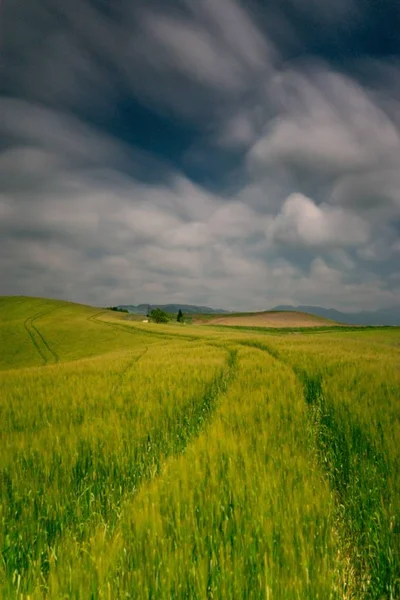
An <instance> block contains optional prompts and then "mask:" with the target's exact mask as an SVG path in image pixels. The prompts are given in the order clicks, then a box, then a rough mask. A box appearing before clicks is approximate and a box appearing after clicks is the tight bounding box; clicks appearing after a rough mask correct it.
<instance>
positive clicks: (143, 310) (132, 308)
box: [118, 304, 229, 315]
mask: <svg viewBox="0 0 400 600" xmlns="http://www.w3.org/2000/svg"><path fill="white" fill-rule="evenodd" d="M118 307H119V308H124V309H125V310H128V311H129V312H132V313H137V314H140V315H146V314H147V312H148V310H149V309H150V310H153V309H154V308H161V310H164V311H165V312H167V313H172V314H175V313H177V312H178V311H179V309H180V310H182V312H183V313H184V314H186V315H193V314H216V315H220V314H225V313H229V311H227V310H223V309H222V308H210V307H209V306H197V305H195V304H138V305H134V304H119V305H118Z"/></svg>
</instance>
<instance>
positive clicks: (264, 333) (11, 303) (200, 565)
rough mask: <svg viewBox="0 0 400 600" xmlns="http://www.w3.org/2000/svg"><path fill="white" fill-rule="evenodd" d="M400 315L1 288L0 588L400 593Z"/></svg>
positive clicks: (225, 595) (271, 595) (157, 593)
mask: <svg viewBox="0 0 400 600" xmlns="http://www.w3.org/2000/svg"><path fill="white" fill-rule="evenodd" d="M399 440H400V329H395V328H392V329H382V330H381V329H377V330H374V329H366V330H360V329H351V328H346V329H343V330H340V329H327V330H321V329H319V330H318V331H316V332H313V331H310V330H308V331H307V333H306V332H305V331H302V330H296V331H293V330H290V331H288V332H286V333H285V332H284V331H282V330H279V331H276V332H274V331H269V330H258V329H255V330H251V329H250V330H247V329H240V328H232V329H231V328H229V327H226V326H225V327H224V328H216V327H208V326H206V325H193V326H192V325H180V324H177V323H169V324H167V325H157V324H153V323H141V322H137V321H132V320H129V318H128V319H127V316H126V315H124V314H118V313H115V312H111V311H107V310H100V309H98V308H97V309H96V308H90V307H87V306H81V305H77V304H70V303H67V302H61V301H54V300H43V299H33V298H23V297H3V298H0V547H1V561H0V598H5V599H8V598H19V599H22V598H24V599H28V598H30V599H39V598H50V599H53V598H57V599H58V598H60V599H61V598H62V599H69V598H73V599H78V598H79V599H80V598H82V599H97V598H101V599H103V598H104V599H113V598H124V599H126V598H132V599H133V598H134V599H136V598H138V599H142V598H143V599H145V598H146V599H150V598H151V599H158V598H160V599H178V598H179V599H180V598H182V599H183V598H185V599H186V598H188V599H192V598H193V599H196V598H198V599H203V598H204V599H242V598H246V599H250V598H251V599H258V598H265V599H268V600H286V599H287V600H296V599H304V600H312V599H321V600H329V599H352V598H354V599H376V600H382V599H388V600H389V599H390V600H393V599H396V598H400V521H399V519H400V476H399V475H400V443H399Z"/></svg>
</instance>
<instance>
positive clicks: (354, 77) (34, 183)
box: [0, 0, 400, 311]
mask: <svg viewBox="0 0 400 600" xmlns="http://www.w3.org/2000/svg"><path fill="white" fill-rule="evenodd" d="M399 26H400V3H398V2H395V1H394V0H380V1H379V2H377V1H376V0H324V2H321V1H320V0H270V1H269V2H262V1H261V0H260V1H256V0H254V1H252V0H247V1H246V2H245V1H244V0H243V1H242V2H240V1H239V0H168V2H166V1H165V0H164V1H161V0H68V2H65V0H35V2H26V1H25V0H3V1H2V3H1V4H0V55H1V60H0V294H4V295H32V296H43V297H53V298H62V299H66V300H72V301H78V302H85V303H90V304H93V305H97V306H104V305H110V304H118V303H125V304H128V303H129V304H137V303H142V302H146V303H147V302H150V303H172V302H173V303H192V304H205V305H209V306H213V307H222V308H226V309H230V310H236V309H240V310H263V309H268V308H271V307H273V306H274V305H276V304H295V305H297V304H313V305H321V306H325V307H334V308H338V309H342V310H349V311H352V310H372V309H377V308H384V307H390V306H396V305H400V36H399V33H398V32H399Z"/></svg>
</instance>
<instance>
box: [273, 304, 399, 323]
mask: <svg viewBox="0 0 400 600" xmlns="http://www.w3.org/2000/svg"><path fill="white" fill-rule="evenodd" d="M271 310H278V311H284V310H289V311H300V312H305V313H309V314H312V315H318V316H319V317H325V318H326V319H332V320H333V321H338V322H339V323H346V324H348V325H400V306H393V307H391V308H381V309H379V310H374V311H360V312H354V313H348V312H342V311H340V310H336V309H335V308H322V307H321V306H303V305H300V306H291V305H280V306H275V308H273V309H271Z"/></svg>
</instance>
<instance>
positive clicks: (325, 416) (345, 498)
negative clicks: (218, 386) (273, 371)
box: [239, 341, 400, 600]
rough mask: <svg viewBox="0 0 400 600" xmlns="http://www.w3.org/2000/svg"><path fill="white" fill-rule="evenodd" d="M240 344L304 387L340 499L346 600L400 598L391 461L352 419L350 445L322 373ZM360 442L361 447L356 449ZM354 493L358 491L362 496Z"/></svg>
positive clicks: (319, 452)
mask: <svg viewBox="0 0 400 600" xmlns="http://www.w3.org/2000/svg"><path fill="white" fill-rule="evenodd" d="M239 343H240V344H242V345H245V346H250V347H254V348H258V349H259V350H262V351H264V352H266V353H267V354H269V355H270V356H272V357H273V358H274V359H276V360H277V361H278V362H280V363H281V364H283V365H285V366H287V367H289V368H290V369H291V370H292V371H293V372H294V374H295V375H296V377H297V379H298V381H299V382H300V383H301V385H302V387H303V396H304V401H305V403H306V406H307V410H308V413H309V417H308V418H309V423H310V428H311V431H312V432H313V436H314V438H315V443H314V448H315V452H316V456H317V459H318V462H319V465H320V468H321V471H322V472H325V473H326V475H327V477H328V480H329V483H330V487H331V490H332V492H333V494H334V497H335V503H336V510H337V515H336V523H337V525H336V533H337V535H338V538H339V540H340V552H341V554H342V555H343V557H344V559H345V565H344V567H343V569H344V578H343V581H342V584H343V589H344V590H346V594H348V596H347V595H346V597H349V598H350V597H354V598H359V597H360V598H364V597H365V598H366V597H368V598H371V600H381V599H383V598H388V599H389V598H390V599H392V598H393V599H394V598H398V597H400V596H399V593H400V582H399V578H398V576H397V573H398V565H399V552H398V551H396V546H395V544H396V542H395V540H392V541H390V540H389V537H390V531H391V530H390V522H389V520H388V517H387V515H385V510H384V505H383V502H384V499H385V503H386V505H389V504H390V501H389V499H388V498H385V489H386V478H387V476H388V468H387V464H386V457H385V456H384V454H383V453H382V452H381V451H380V450H379V449H378V447H377V446H376V443H375V440H374V439H373V438H372V437H371V436H370V435H368V433H367V432H365V431H364V430H363V429H362V428H361V427H360V425H359V423H358V422H357V421H356V420H355V419H354V418H351V414H348V415H347V425H348V426H349V427H350V431H351V435H350V440H349V439H348V434H347V435H346V432H345V431H344V428H343V422H342V418H341V417H340V415H339V414H338V413H337V410H336V407H335V404H334V403H333V402H332V401H330V400H329V398H328V397H327V395H326V393H325V391H324V388H323V383H324V378H323V376H322V374H321V373H317V374H312V373H309V372H308V371H307V370H306V369H304V368H301V367H298V366H297V365H295V364H293V363H292V362H291V361H290V360H288V359H287V358H285V357H284V356H282V355H281V353H280V352H279V351H278V350H277V349H275V348H272V347H270V346H268V345H267V344H264V343H263V342H252V341H243V342H239ZM351 438H353V442H352V439H351ZM355 438H356V439H357V446H356V447H354V446H353V443H354V439H355ZM363 455H365V456H367V457H368V462H363V461H364V458H363ZM361 473H363V477H364V478H365V479H364V480H363V481H360V479H359V478H360V474H361ZM355 482H357V485H356V486H355ZM354 487H357V490H358V492H357V493H356V495H354ZM362 487H363V488H364V490H368V493H365V495H364V496H362V495H361V492H360V490H361V488H362ZM368 515H370V516H368ZM361 516H362V519H363V526H362V527H361V526H360V519H361Z"/></svg>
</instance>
